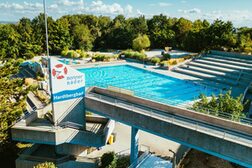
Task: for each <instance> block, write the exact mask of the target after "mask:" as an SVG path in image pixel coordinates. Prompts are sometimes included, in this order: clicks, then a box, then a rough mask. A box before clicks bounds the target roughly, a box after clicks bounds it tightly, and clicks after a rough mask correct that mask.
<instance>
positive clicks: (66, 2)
mask: <svg viewBox="0 0 252 168" xmlns="http://www.w3.org/2000/svg"><path fill="white" fill-rule="evenodd" d="M57 4H58V5H59V6H81V5H84V2H83V0H80V1H71V0H57Z"/></svg>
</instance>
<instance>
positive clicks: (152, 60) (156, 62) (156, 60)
mask: <svg viewBox="0 0 252 168" xmlns="http://www.w3.org/2000/svg"><path fill="white" fill-rule="evenodd" d="M150 61H151V62H152V63H153V64H159V63H160V58H158V57H153V58H151V60H150Z"/></svg>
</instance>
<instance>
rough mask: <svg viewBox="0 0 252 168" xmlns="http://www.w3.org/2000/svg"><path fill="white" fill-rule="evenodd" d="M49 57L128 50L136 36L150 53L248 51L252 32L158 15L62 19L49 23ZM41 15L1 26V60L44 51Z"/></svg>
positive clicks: (225, 24)
mask: <svg viewBox="0 0 252 168" xmlns="http://www.w3.org/2000/svg"><path fill="white" fill-rule="evenodd" d="M48 32H49V46H50V51H51V54H60V52H61V51H62V50H64V49H82V50H107V49H130V48H132V47H133V46H132V45H133V40H134V39H136V38H137V37H139V36H141V35H142V36H145V35H146V36H147V37H148V38H149V39H150V44H151V46H150V48H164V47H166V46H169V47H173V48H177V49H182V50H187V51H193V52H198V51H201V50H206V49H223V48H225V49H227V50H229V51H237V52H247V53H248V52H252V28H247V27H242V28H235V27H234V26H233V24H232V23H231V22H229V21H228V22H224V21H221V20H215V21H214V22H213V23H211V24H210V23H209V22H208V21H207V20H196V21H193V22H192V21H190V20H187V19H185V18H170V17H167V16H165V15H162V14H161V15H156V16H153V17H152V18H150V19H146V18H145V17H144V16H140V17H136V18H125V17H124V16H123V15H118V16H117V17H115V18H113V19H111V18H110V17H106V16H95V15H84V14H80V15H66V16H62V17H61V18H59V19H57V20H54V19H53V18H52V17H49V18H48ZM44 34H45V28H44V16H43V14H40V15H38V16H37V17H35V18H34V19H32V20H30V19H28V18H22V19H20V20H19V22H18V23H17V24H3V25H0V55H1V59H6V58H18V57H21V58H25V59H27V58H32V57H33V56H34V55H35V54H41V53H43V52H44V51H45V47H46V46H45V35H44Z"/></svg>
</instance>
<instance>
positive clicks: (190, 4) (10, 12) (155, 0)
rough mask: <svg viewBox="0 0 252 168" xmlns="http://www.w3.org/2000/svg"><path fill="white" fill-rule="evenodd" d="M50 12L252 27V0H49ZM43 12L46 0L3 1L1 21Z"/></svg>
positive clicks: (57, 14) (56, 16)
mask: <svg viewBox="0 0 252 168" xmlns="http://www.w3.org/2000/svg"><path fill="white" fill-rule="evenodd" d="M46 4H47V11H48V15H49V16H52V17H53V18H54V19H57V18H59V17H61V16H62V15H66V14H94V15H105V16H110V17H111V18H113V17H115V16H116V15H118V14H123V15H125V16H126V17H138V16H140V15H145V16H146V18H150V17H152V16H153V15H159V14H161V13H162V14H164V15H167V16H168V17H184V18H187V19H190V20H192V21H193V20H196V19H207V20H208V21H210V22H213V21H214V20H215V19H221V20H224V21H228V20H229V21H232V22H233V24H234V25H235V26H236V27H242V26H248V27H252V0H46ZM41 12H43V0H0V21H18V20H19V19H20V18H22V17H28V18H31V19H32V18H34V17H35V16H37V15H38V14H39V13H41Z"/></svg>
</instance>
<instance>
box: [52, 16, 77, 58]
mask: <svg viewBox="0 0 252 168" xmlns="http://www.w3.org/2000/svg"><path fill="white" fill-rule="evenodd" d="M51 26H52V28H51V29H50V31H49V46H50V49H51V51H50V52H51V53H53V54H60V53H61V51H62V50H64V49H69V48H70V47H71V46H72V41H73V39H72V38H71V36H70V33H69V28H68V27H69V23H68V20H66V19H60V20H57V21H56V22H53V24H52V25H51Z"/></svg>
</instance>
